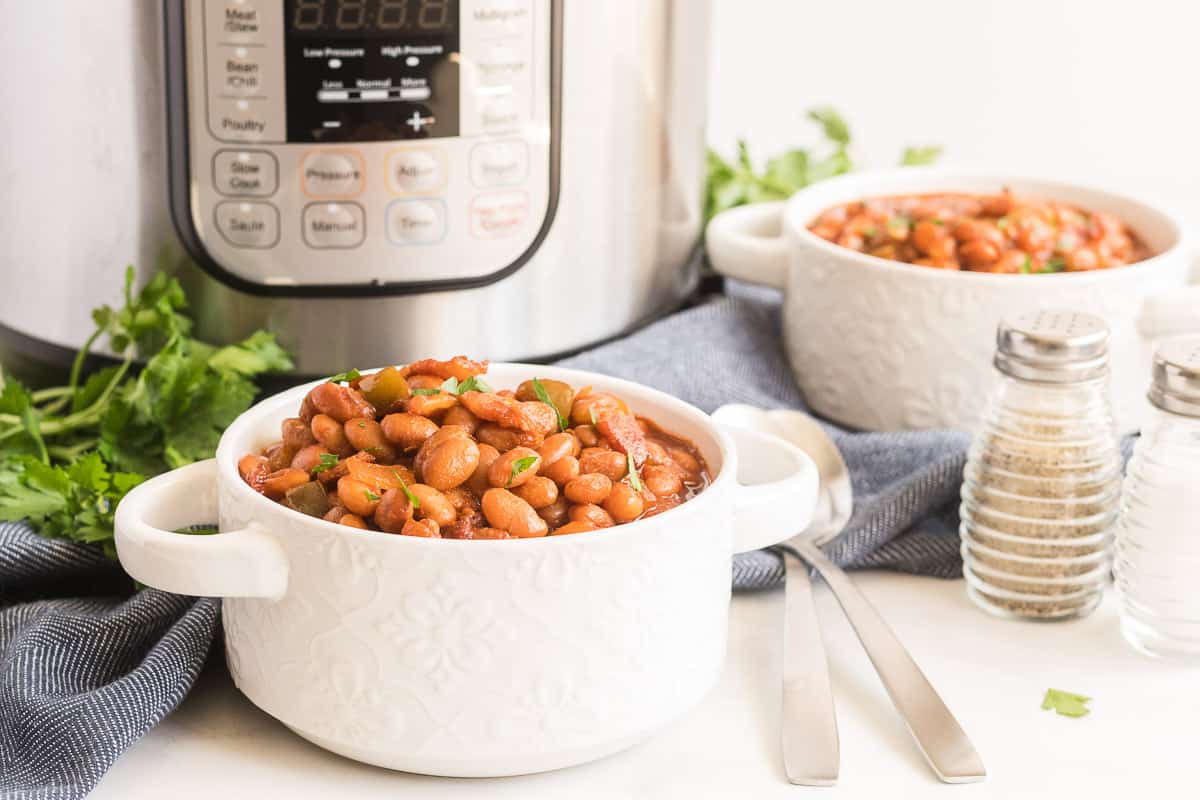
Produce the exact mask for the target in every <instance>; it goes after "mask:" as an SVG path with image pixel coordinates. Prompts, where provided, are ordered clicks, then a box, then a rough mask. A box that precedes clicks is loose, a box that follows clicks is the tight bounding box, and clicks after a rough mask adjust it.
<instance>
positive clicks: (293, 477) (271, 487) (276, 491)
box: [262, 467, 312, 500]
mask: <svg viewBox="0 0 1200 800" xmlns="http://www.w3.org/2000/svg"><path fill="white" fill-rule="evenodd" d="M310 480H312V478H311V477H310V476H309V474H308V473H307V472H305V471H304V470H302V469H292V468H291V467H285V468H283V469H280V470H276V471H274V472H272V473H270V474H269V475H267V476H266V477H265V478H263V482H262V493H263V494H265V495H266V496H267V497H269V498H271V499H272V500H278V499H280V498H281V497H283V496H284V495H285V494H287V493H288V492H289V491H291V490H292V489H295V488H296V487H297V486H303V485H304V484H306V483H308V482H309V481H310Z"/></svg>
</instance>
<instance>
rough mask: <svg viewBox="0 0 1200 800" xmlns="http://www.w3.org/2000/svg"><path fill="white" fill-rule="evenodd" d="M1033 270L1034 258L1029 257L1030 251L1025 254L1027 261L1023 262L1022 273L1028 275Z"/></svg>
mask: <svg viewBox="0 0 1200 800" xmlns="http://www.w3.org/2000/svg"><path fill="white" fill-rule="evenodd" d="M1032 271H1033V259H1031V258H1030V257H1029V253H1026V254H1025V261H1024V262H1023V263H1022V264H1021V274H1022V275H1028V274H1029V273H1030V272H1032Z"/></svg>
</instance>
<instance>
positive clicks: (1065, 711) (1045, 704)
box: [1042, 689, 1092, 717]
mask: <svg viewBox="0 0 1200 800" xmlns="http://www.w3.org/2000/svg"><path fill="white" fill-rule="evenodd" d="M1091 699H1092V698H1090V697H1084V696H1083V695H1081V694H1074V693H1073V692H1064V691H1063V690H1062V689H1047V690H1046V696H1045V697H1044V698H1042V710H1043V711H1050V710H1053V711H1054V712H1055V713H1057V714H1061V715H1062V716H1064V717H1083V716H1087V715H1088V714H1089V713H1091V709H1090V708H1088V707H1087V705H1086V704H1087V703H1088V702H1089V701H1090V700H1091Z"/></svg>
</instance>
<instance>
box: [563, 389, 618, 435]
mask: <svg viewBox="0 0 1200 800" xmlns="http://www.w3.org/2000/svg"><path fill="white" fill-rule="evenodd" d="M615 411H622V412H625V413H628V412H629V407H628V406H626V405H625V403H624V402H622V401H621V400H620V398H617V397H615V396H613V395H611V394H608V393H607V392H588V393H586V394H584V393H583V392H580V394H579V395H577V396H576V397H575V402H573V403H572V404H571V423H572V424H573V425H588V424H591V425H595V424H596V421H598V420H599V419H600V418H601V417H603V416H604V415H605V414H608V413H611V412H615ZM580 441H582V439H581V440H580ZM584 444H585V445H586V444H587V443H586V442H585V443H584Z"/></svg>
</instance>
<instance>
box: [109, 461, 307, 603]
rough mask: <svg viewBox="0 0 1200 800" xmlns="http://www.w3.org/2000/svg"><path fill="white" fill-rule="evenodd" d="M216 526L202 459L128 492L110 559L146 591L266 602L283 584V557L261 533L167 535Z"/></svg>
mask: <svg viewBox="0 0 1200 800" xmlns="http://www.w3.org/2000/svg"><path fill="white" fill-rule="evenodd" d="M216 521H217V462H216V459H212V458H210V459H208V460H207V461H200V462H197V463H195V464H190V465H188V466H186V467H181V468H179V469H176V470H172V471H171V472H168V473H166V474H163V475H159V476H158V477H157V478H151V479H150V480H148V481H146V482H145V483H143V484H140V485H138V486H136V487H134V488H133V489H132V490H130V492H129V493H128V494H127V495H125V498H124V499H123V500H121V504H120V505H118V506H117V513H116V519H115V525H114V528H115V530H116V543H117V556H118V557H119V558H120V559H121V566H122V567H124V569H125V571H126V572H128V573H129V574H130V575H131V576H133V578H134V579H135V580H137V581H140V582H141V583H144V584H146V585H147V586H153V587H154V588H156V589H163V590H165V591H168V592H175V593H177V594H188V595H197V596H203V597H271V598H277V597H280V596H282V595H283V593H284V591H285V590H286V589H287V583H288V563H287V556H286V555H284V552H283V548H282V547H280V546H279V543H278V542H276V541H275V539H274V538H272V537H271V535H270V534H268V533H267V532H266V531H265V530H264V529H263V528H261V527H260V526H258V525H256V524H255V523H250V524H249V525H248V526H247V527H245V528H242V529H241V530H236V531H228V532H223V533H218V534H213V535H211V536H205V535H189V534H181V533H174V531H177V530H179V529H181V528H185V527H187V526H188V525H193V524H196V523H203V522H216Z"/></svg>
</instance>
